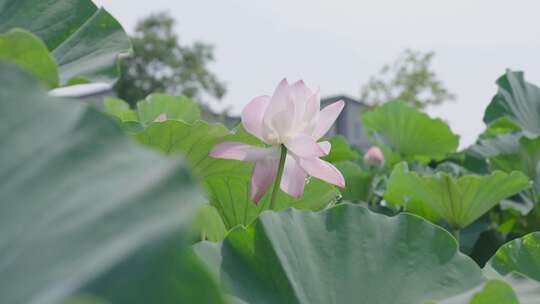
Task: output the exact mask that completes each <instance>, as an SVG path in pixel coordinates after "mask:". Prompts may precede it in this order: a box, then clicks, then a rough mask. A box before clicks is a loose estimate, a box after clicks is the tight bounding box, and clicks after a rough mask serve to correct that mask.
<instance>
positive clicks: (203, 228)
mask: <svg viewBox="0 0 540 304" xmlns="http://www.w3.org/2000/svg"><path fill="white" fill-rule="evenodd" d="M195 231H196V232H198V233H199V234H200V240H209V241H212V242H218V241H221V240H223V239H224V238H225V235H226V234H227V227H225V223H223V220H222V219H221V215H220V214H219V212H218V211H217V209H216V208H215V207H214V206H212V205H205V206H203V207H202V208H201V209H200V210H199V213H198V214H197V217H196V219H195Z"/></svg>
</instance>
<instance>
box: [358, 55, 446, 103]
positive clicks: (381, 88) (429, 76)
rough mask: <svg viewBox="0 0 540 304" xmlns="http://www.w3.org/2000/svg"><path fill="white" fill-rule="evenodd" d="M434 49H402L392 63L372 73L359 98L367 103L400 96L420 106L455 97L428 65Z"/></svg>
mask: <svg viewBox="0 0 540 304" xmlns="http://www.w3.org/2000/svg"><path fill="white" fill-rule="evenodd" d="M434 56H435V53H433V52H427V53H422V52H419V51H413V50H410V49H407V50H405V51H404V52H403V53H402V54H401V55H400V57H399V58H398V59H397V60H396V61H395V62H393V63H392V64H389V65H385V66H383V68H382V69H381V70H380V71H379V75H377V76H372V77H371V78H370V79H369V81H368V83H367V84H365V85H364V86H363V87H362V91H361V97H360V99H361V100H362V101H363V102H365V103H366V104H369V105H380V104H382V103H385V102H387V101H391V100H403V101H405V102H406V103H407V104H409V105H411V106H413V107H416V108H419V109H422V108H425V107H426V106H429V105H438V104H441V103H443V102H445V101H452V100H454V99H455V96H454V94H452V93H450V92H449V91H448V90H447V89H446V88H445V87H444V85H443V84H442V82H441V81H440V80H439V79H437V77H436V75H435V72H434V71H433V70H432V68H431V66H430V65H431V61H432V60H433V57H434Z"/></svg>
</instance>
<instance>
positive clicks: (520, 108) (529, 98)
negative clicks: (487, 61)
mask: <svg viewBox="0 0 540 304" xmlns="http://www.w3.org/2000/svg"><path fill="white" fill-rule="evenodd" d="M497 85H498V86H499V90H498V92H497V94H496V95H495V97H493V99H492V100H491V103H490V104H489V105H488V107H487V108H486V112H485V113H484V122H485V123H486V124H490V123H493V122H494V121H495V120H497V119H500V118H502V117H507V118H509V119H511V120H512V121H513V122H514V123H516V124H517V125H519V127H521V129H522V130H523V132H524V134H525V135H526V136H528V137H536V136H538V135H540V88H538V87H537V86H535V85H533V84H531V83H528V82H526V81H525V78H524V76H523V72H513V71H510V70H509V71H507V72H506V74H504V75H503V76H501V77H500V78H499V79H498V80H497Z"/></svg>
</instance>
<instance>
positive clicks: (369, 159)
mask: <svg viewBox="0 0 540 304" xmlns="http://www.w3.org/2000/svg"><path fill="white" fill-rule="evenodd" d="M364 163H366V164H368V165H372V166H382V165H383V164H384V154H383V152H382V151H381V149H380V148H379V147H377V146H371V147H370V148H369V149H368V150H367V152H366V154H364Z"/></svg>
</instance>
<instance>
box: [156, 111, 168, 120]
mask: <svg viewBox="0 0 540 304" xmlns="http://www.w3.org/2000/svg"><path fill="white" fill-rule="evenodd" d="M164 121H167V113H161V114H159V115H158V117H156V119H154V122H164Z"/></svg>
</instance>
